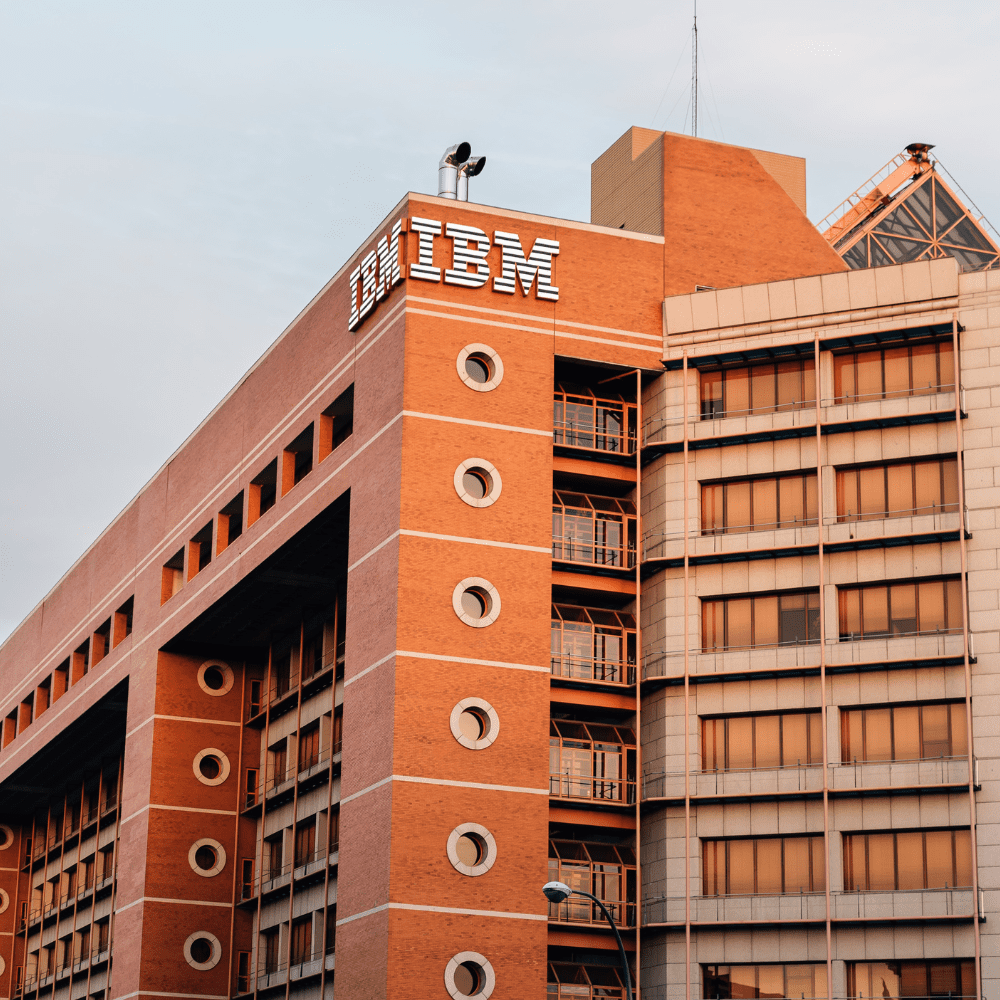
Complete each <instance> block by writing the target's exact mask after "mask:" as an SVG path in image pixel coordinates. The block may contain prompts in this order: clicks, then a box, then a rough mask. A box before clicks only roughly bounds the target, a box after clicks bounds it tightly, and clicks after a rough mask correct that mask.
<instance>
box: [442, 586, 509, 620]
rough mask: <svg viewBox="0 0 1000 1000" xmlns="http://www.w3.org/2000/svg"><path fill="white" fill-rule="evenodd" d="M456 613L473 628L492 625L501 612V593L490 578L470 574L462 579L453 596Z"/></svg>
mask: <svg viewBox="0 0 1000 1000" xmlns="http://www.w3.org/2000/svg"><path fill="white" fill-rule="evenodd" d="M451 603H452V607H453V608H454V609H455V614H456V615H458V617H459V618H461V619H462V621H463V622H465V624H466V625H471V626H472V627H473V628H485V627H486V626H487V625H492V624H493V623H494V622H495V621H496V620H497V617H498V616H499V614H500V594H499V593H498V592H497V589H496V587H494V586H493V584H492V583H490V582H489V580H484V579H483V578H482V577H480V576H469V577H466V578H465V579H464V580H462V582H461V583H459V584H458V585H457V586H456V587H455V590H454V593H453V594H452V596H451Z"/></svg>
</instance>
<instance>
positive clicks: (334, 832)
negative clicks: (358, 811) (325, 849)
mask: <svg viewBox="0 0 1000 1000" xmlns="http://www.w3.org/2000/svg"><path fill="white" fill-rule="evenodd" d="M327 832H328V835H329V836H328V839H329V850H330V853H331V854H334V853H336V852H337V851H339V850H340V810H339V809H334V810H331V812H330V820H329V823H328V824H327Z"/></svg>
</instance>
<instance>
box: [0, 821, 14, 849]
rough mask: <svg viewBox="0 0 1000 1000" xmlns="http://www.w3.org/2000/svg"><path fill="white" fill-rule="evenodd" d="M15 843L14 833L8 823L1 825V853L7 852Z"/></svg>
mask: <svg viewBox="0 0 1000 1000" xmlns="http://www.w3.org/2000/svg"><path fill="white" fill-rule="evenodd" d="M13 843H14V831H13V830H12V829H11V828H10V827H9V826H8V825H7V824H6V823H0V851H6V850H7V848H8V847H10V845H11V844H13Z"/></svg>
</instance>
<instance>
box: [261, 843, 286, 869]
mask: <svg viewBox="0 0 1000 1000" xmlns="http://www.w3.org/2000/svg"><path fill="white" fill-rule="evenodd" d="M283 839H284V838H283V837H282V835H281V834H278V836H277V837H272V838H271V840H268V841H266V842H265V844H264V850H265V851H266V853H267V877H268V878H277V877H278V876H279V875H280V874H281V869H282V866H283V864H284V860H285V858H284V851H283V849H282V840H283Z"/></svg>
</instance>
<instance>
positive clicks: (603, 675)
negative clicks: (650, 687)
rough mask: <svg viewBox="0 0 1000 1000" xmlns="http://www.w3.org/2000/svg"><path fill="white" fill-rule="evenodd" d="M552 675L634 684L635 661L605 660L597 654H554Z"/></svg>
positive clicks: (609, 682)
mask: <svg viewBox="0 0 1000 1000" xmlns="http://www.w3.org/2000/svg"><path fill="white" fill-rule="evenodd" d="M551 663H552V676H553V677H565V678H568V679H570V680H578V681H600V682H602V683H604V684H625V685H628V684H634V683H635V663H633V662H631V661H630V662H627V663H623V662H622V661H621V660H603V659H599V658H598V657H596V656H570V655H569V654H567V653H563V654H561V655H559V654H555V653H553V655H552V660H551Z"/></svg>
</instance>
